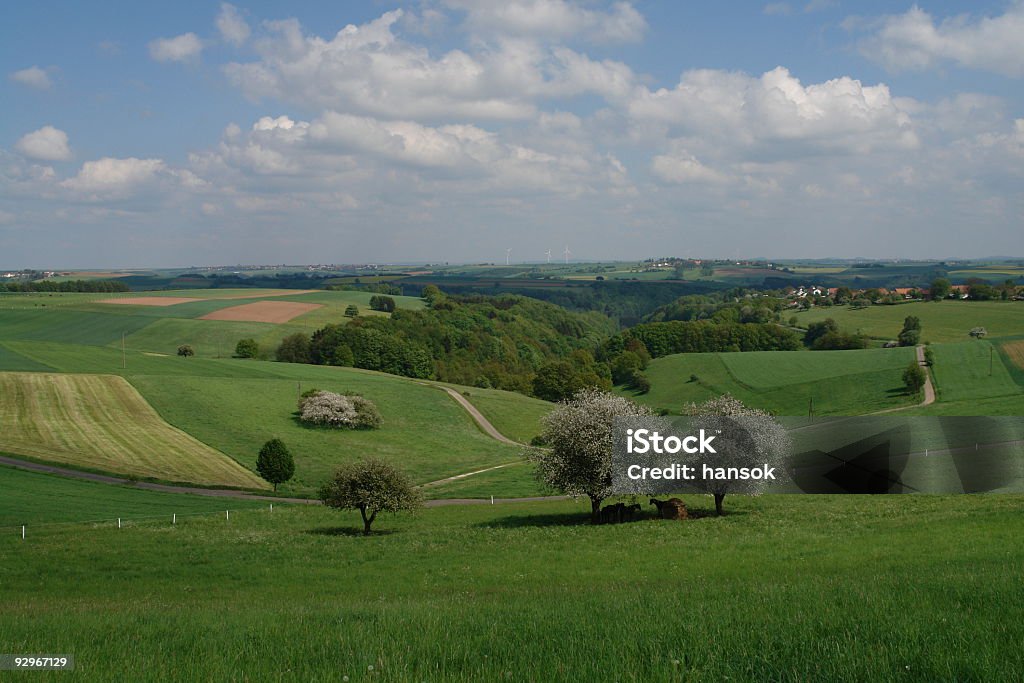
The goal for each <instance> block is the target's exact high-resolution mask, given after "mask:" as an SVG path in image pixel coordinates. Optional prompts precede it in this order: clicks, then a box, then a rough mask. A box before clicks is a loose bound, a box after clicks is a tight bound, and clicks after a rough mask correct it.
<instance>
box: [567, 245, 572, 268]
mask: <svg viewBox="0 0 1024 683" xmlns="http://www.w3.org/2000/svg"><path fill="white" fill-rule="evenodd" d="M570 254H572V252H571V251H569V245H568V244H567V245H565V265H569V255H570Z"/></svg>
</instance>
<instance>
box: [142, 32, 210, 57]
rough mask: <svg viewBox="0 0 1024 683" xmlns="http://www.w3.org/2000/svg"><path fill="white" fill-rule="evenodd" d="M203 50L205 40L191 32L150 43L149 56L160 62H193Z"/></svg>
mask: <svg viewBox="0 0 1024 683" xmlns="http://www.w3.org/2000/svg"><path fill="white" fill-rule="evenodd" d="M202 52H203V41H202V40H200V39H199V36H197V35H196V34H195V33H191V32H189V33H183V34H181V35H180V36H175V37H174V38H157V39H156V40H153V41H150V43H149V56H150V57H152V58H153V59H155V60H156V61H158V62H191V61H195V60H197V59H199V55H200V54H202Z"/></svg>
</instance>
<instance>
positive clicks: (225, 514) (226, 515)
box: [224, 510, 231, 519]
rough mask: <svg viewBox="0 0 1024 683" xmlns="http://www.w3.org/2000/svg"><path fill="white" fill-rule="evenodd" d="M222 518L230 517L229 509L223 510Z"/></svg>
mask: <svg viewBox="0 0 1024 683" xmlns="http://www.w3.org/2000/svg"><path fill="white" fill-rule="evenodd" d="M224 519H231V510H225V511H224Z"/></svg>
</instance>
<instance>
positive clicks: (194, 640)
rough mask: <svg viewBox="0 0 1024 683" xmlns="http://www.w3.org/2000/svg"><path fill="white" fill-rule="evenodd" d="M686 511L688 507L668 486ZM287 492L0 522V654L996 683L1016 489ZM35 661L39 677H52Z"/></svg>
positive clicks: (297, 676) (301, 669)
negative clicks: (666, 504)
mask: <svg viewBox="0 0 1024 683" xmlns="http://www.w3.org/2000/svg"><path fill="white" fill-rule="evenodd" d="M687 502H688V503H689V504H690V505H691V507H700V506H705V507H707V506H708V501H707V500H706V499H704V498H689V497H688V498H687ZM726 507H727V510H728V511H729V512H730V514H728V515H727V516H725V517H724V518H720V519H718V518H713V517H711V518H703V519H698V520H691V521H687V522H667V521H661V520H647V521H641V522H637V523H632V524H622V525H616V526H598V527H592V526H590V525H588V524H586V523H584V520H585V518H586V505H584V504H582V503H574V502H558V503H540V504H523V505H507V506H493V507H492V506H489V505H487V506H473V507H460V508H439V509H431V510H426V511H424V512H422V513H421V514H419V515H418V516H416V517H412V518H405V517H403V518H391V517H387V518H382V519H380V520H378V522H377V525H376V526H377V527H378V528H379V529H380V531H381V532H384V533H382V534H381V535H378V536H371V537H369V538H362V537H360V536H359V535H358V534H357V533H356V526H357V524H356V522H357V519H356V517H354V516H353V515H347V516H341V515H339V514H338V513H336V512H332V511H330V510H325V509H319V508H310V509H306V508H303V509H298V508H289V509H287V510H282V511H281V512H280V513H278V512H277V511H276V510H275V512H274V514H273V515H272V516H271V515H268V514H265V513H259V512H251V513H239V514H237V515H232V518H231V520H230V521H225V520H224V519H222V518H196V519H190V520H187V521H186V522H184V523H179V524H178V525H177V526H176V527H171V526H170V525H167V524H157V523H152V524H143V525H139V526H133V527H130V528H128V529H121V530H118V529H117V528H116V527H115V526H113V525H103V526H95V527H94V526H81V527H78V528H75V529H73V530H66V529H55V530H51V531H47V532H45V533H42V534H38V535H36V536H33V537H32V538H31V539H29V540H28V541H25V542H22V541H21V540H20V539H19V538H17V537H16V536H14V535H12V536H9V537H0V564H2V566H3V567H4V572H3V577H2V582H3V589H4V596H5V599H4V601H3V602H2V603H0V642H2V643H3V644H4V649H5V650H7V651H9V652H43V651H46V652H62V653H65V652H66V653H71V654H74V655H75V657H76V660H77V677H78V678H81V679H83V680H143V679H145V680H156V681H160V680H193V679H203V680H233V679H234V680H239V679H263V680H267V679H269V680H281V681H310V680H342V677H343V676H348V677H349V680H351V681H367V680H373V681H410V680H430V681H443V680H459V681H466V680H471V681H476V680H479V681H494V680H517V681H580V680H592V681H597V680H620V681H644V682H648V681H669V680H687V681H721V680H726V679H730V680H757V681H762V680H776V681H808V680H821V681H831V680H912V681H918V680H919V681H934V680H1012V679H1014V678H1016V677H1017V675H1018V673H1019V672H1020V671H1021V670H1022V668H1024V654H1022V651H1021V649H1020V642H1021V641H1022V639H1024V587H1022V585H1021V582H1020V576H1021V573H1022V572H1024V546H1022V545H1021V544H1020V543H1019V542H1018V541H1019V538H1020V536H1021V534H1022V533H1024V515H1022V514H1021V512H1022V507H1024V498H1022V497H1021V496H952V497H937V496H936V497H932V496H896V497H887V496H872V497H866V496H850V497H839V496H832V497H812V496H791V497H787V496H776V497H763V498H760V499H743V498H739V497H731V498H728V499H726ZM54 678H56V677H54Z"/></svg>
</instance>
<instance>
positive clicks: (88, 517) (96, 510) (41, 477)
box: [0, 465, 268, 535]
mask: <svg viewBox="0 0 1024 683" xmlns="http://www.w3.org/2000/svg"><path fill="white" fill-rule="evenodd" d="M0 490H3V501H2V502H0V527H13V526H17V525H21V524H27V525H28V526H29V529H30V533H32V534H33V535H34V534H35V533H36V529H35V528H34V527H35V526H36V525H39V524H61V523H80V522H90V521H99V520H103V521H106V522H109V521H110V520H112V519H116V518H118V517H121V518H122V519H123V520H124V521H125V523H130V524H134V523H137V522H139V521H142V520H150V519H152V518H154V517H158V518H160V519H162V520H163V521H165V522H168V521H170V519H171V514H172V513H175V514H177V515H178V516H179V517H181V518H184V516H185V515H195V514H205V513H209V514H213V513H220V514H224V511H225V510H229V509H230V510H251V509H254V508H260V509H262V508H266V507H267V506H268V503H265V502H263V501H249V500H238V499H234V498H214V497H209V496H193V495H188V494H180V493H160V492H157V491H147V490H145V489H138V488H132V487H131V486H113V485H111V484H100V483H97V482H91V481H81V480H78V479H65V478H64V477H58V476H55V475H51V474H41V473H38V472H26V471H24V470H19V469H15V468H13V467H5V466H2V465H0ZM72 531H73V530H72ZM16 532H19V533H20V530H18V529H14V530H13V531H12V530H6V531H5V533H9V534H13V533H16Z"/></svg>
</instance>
